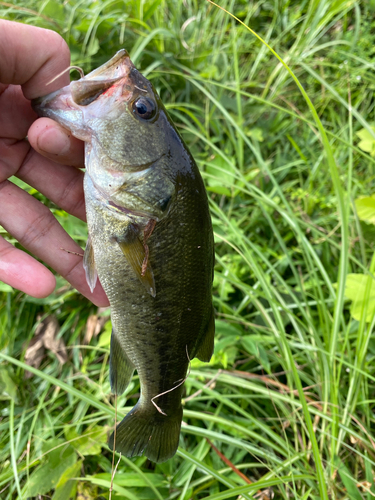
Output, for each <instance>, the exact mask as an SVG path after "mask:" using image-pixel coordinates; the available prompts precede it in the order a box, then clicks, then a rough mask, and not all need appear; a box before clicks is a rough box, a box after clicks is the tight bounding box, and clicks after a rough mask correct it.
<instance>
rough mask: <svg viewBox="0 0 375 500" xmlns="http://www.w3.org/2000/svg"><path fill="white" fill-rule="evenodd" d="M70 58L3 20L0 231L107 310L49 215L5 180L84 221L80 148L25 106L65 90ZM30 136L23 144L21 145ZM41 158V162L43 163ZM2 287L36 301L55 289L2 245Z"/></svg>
mask: <svg viewBox="0 0 375 500" xmlns="http://www.w3.org/2000/svg"><path fill="white" fill-rule="evenodd" d="M69 65H70V53H69V49H68V46H67V45H66V43H65V42H64V40H63V39H62V38H61V37H60V36H59V35H58V34H57V33H55V32H53V31H50V30H44V29H41V28H34V27H32V26H27V25H23V24H19V23H15V22H11V21H4V20H0V225H2V226H3V227H4V228H5V229H6V231H8V232H9V233H10V234H12V236H13V237H14V238H16V239H17V240H18V241H19V242H20V243H21V245H22V246H23V247H25V248H26V249H27V250H29V251H30V252H31V253H33V254H34V255H36V256H37V257H38V258H40V259H41V260H43V261H44V262H45V263H46V264H48V265H49V266H51V267H52V268H53V269H55V270H56V271H57V272H58V273H59V274H61V275H62V276H63V277H64V278H66V279H67V280H68V281H69V282H70V283H71V284H72V285H73V286H74V287H75V288H77V290H79V291H80V292H81V293H82V294H83V295H85V296H86V297H87V298H89V299H90V300H91V301H92V302H94V303H95V304H97V305H100V306H104V305H108V299H107V297H106V295H105V293H104V291H103V289H102V288H101V286H100V284H98V285H97V286H96V288H95V290H94V293H93V294H92V293H91V292H90V289H89V287H88V285H87V283H86V277H85V273H84V270H83V265H82V264H83V260H82V257H80V256H77V255H74V254H71V253H68V252H65V251H64V250H61V248H65V249H67V250H69V251H72V252H77V253H82V250H81V247H80V246H79V245H78V244H77V243H75V242H74V241H73V240H72V239H71V238H70V236H69V235H68V234H67V233H66V232H65V231H64V229H63V228H62V227H61V226H60V224H59V223H58V222H57V220H56V219H55V217H54V216H53V214H52V213H51V211H50V210H49V209H48V208H47V207H45V206H44V205H43V204H42V203H40V202H39V201H37V200H36V199H35V198H33V197H32V196H30V195H29V194H28V193H26V191H23V190H22V189H20V188H19V187H17V186H16V185H14V184H13V183H11V182H10V181H8V180H7V179H8V178H9V177H11V176H12V175H15V176H17V177H18V178H20V179H22V180H23V181H25V182H26V183H27V184H29V185H30V186H33V187H34V188H36V189H37V190H38V191H39V192H41V193H43V194H44V195H45V196H46V197H47V198H49V199H50V200H52V201H53V202H54V203H56V205H58V206H59V207H61V208H62V209H64V210H66V211H67V212H69V213H70V214H72V215H74V216H76V217H78V218H80V219H82V220H85V203H84V197H83V173H82V172H81V171H80V170H78V168H75V167H83V164H84V159H83V143H82V142H81V141H79V140H78V139H75V138H74V137H73V136H72V135H71V134H70V132H69V131H67V130H65V129H63V128H62V127H61V126H59V125H58V124H57V123H55V122H54V121H52V120H50V119H48V118H40V119H37V116H36V114H35V113H34V111H33V110H32V109H31V106H30V99H33V98H34V97H39V96H41V95H45V94H49V93H50V92H52V91H54V90H57V89H59V88H61V87H63V86H65V85H68V84H69V73H65V74H64V75H62V76H61V77H59V78H58V79H57V80H55V81H54V82H53V83H51V84H50V85H48V86H46V83H47V82H49V81H50V80H51V79H52V78H53V77H54V76H56V75H57V74H59V73H60V72H61V71H62V70H64V69H66V68H67V67H68V66H69ZM26 136H28V141H27V139H26ZM42 155H43V156H42ZM0 280H1V281H4V282H5V283H8V284H9V285H11V286H13V287H15V288H18V289H19V290H22V291H23V292H25V293H27V294H29V295H32V296H34V297H46V296H47V295H49V294H50V293H52V292H53V290H54V288H55V284H56V281H55V277H54V275H53V274H52V273H51V272H50V271H49V270H48V269H47V268H46V267H45V266H43V265H42V264H41V263H40V262H38V261H37V260H35V259H34V258H33V257H31V256H30V255H28V254H26V253H25V252H22V251H21V250H18V249H16V248H15V247H13V245H11V244H10V243H9V242H7V241H6V240H4V239H3V238H0Z"/></svg>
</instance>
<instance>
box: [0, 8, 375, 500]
mask: <svg viewBox="0 0 375 500" xmlns="http://www.w3.org/2000/svg"><path fill="white" fill-rule="evenodd" d="M0 9H1V14H2V16H3V17H5V18H7V19H11V20H16V21H19V22H24V23H28V24H33V25H37V26H40V27H45V28H49V29H53V30H55V31H58V32H59V33H60V34H61V35H62V36H63V37H64V38H65V40H66V41H67V42H68V44H69V46H70V48H71V52H72V64H75V65H78V66H81V67H83V68H84V70H85V72H88V71H89V70H91V69H93V68H95V67H97V66H99V65H100V64H102V63H103V62H105V61H106V60H108V59H109V58H110V57H111V56H112V55H113V54H114V53H115V52H116V51H117V50H118V49H119V48H121V47H125V48H126V49H127V50H128V51H129V53H130V56H131V58H132V60H133V62H134V63H135V65H136V66H137V67H138V68H139V69H140V70H141V71H142V73H143V74H144V75H145V76H147V77H148V78H149V79H150V80H151V81H152V82H153V84H154V85H155V87H156V89H157V91H158V92H159V94H160V96H161V98H162V100H163V102H164V104H165V105H166V107H167V109H168V111H169V113H170V114H171V116H172V118H173V120H174V122H175V123H176V125H177V127H178V129H179V131H180V133H181V135H182V136H183V138H184V139H185V141H186V143H187V144H188V146H189V148H190V150H191V152H192V154H193V155H194V157H195V159H196V160H197V162H198V164H199V167H200V169H201V172H202V175H203V177H204V180H205V183H206V187H207V192H208V196H209V203H210V209H211V214H212V220H213V225H214V231H215V241H216V266H215V280H214V305H215V311H216V332H217V333H216V344H215V354H214V357H213V359H212V361H211V362H210V363H209V364H204V363H201V362H199V361H198V360H194V361H193V362H192V367H191V373H190V376H189V378H188V380H187V382H186V384H185V385H186V394H185V397H184V401H183V403H184V424H183V426H182V434H181V443H180V444H181V446H180V448H179V450H178V452H177V455H176V456H175V457H174V458H173V459H172V460H170V461H168V462H166V463H164V464H158V465H155V464H153V463H150V462H149V461H147V460H146V459H145V458H144V457H137V458H135V459H127V458H125V457H120V456H119V455H118V456H117V457H116V459H115V463H117V461H118V466H117V469H116V473H115V475H114V476H113V472H114V471H113V467H112V455H111V452H110V451H109V449H108V447H107V445H106V441H107V435H108V433H109V431H110V430H111V427H113V425H114V418H115V404H114V403H115V401H114V400H113V399H112V396H111V395H110V388H109V380H108V357H109V339H110V331H111V325H110V321H109V311H108V310H99V311H98V310H97V308H95V307H94V306H93V305H92V304H90V303H89V302H88V301H87V300H86V299H84V298H83V297H82V296H80V295H79V294H78V293H77V292H75V291H74V290H73V289H71V288H70V287H69V286H68V284H67V283H66V282H65V281H63V280H62V279H61V278H59V279H58V287H57V289H56V291H55V293H54V294H53V295H52V296H50V297H48V298H46V299H33V298H31V297H28V296H25V295H23V294H20V293H19V292H17V291H16V290H12V289H11V288H10V287H8V286H6V285H0V287H1V288H0V360H1V361H0V400H1V401H0V412H1V413H0V415H1V417H0V429H1V433H0V453H1V460H0V498H1V499H3V498H4V500H10V499H16V498H22V499H27V498H53V499H54V500H57V499H69V498H73V499H77V500H78V499H82V498H102V499H109V497H110V496H111V497H112V498H113V499H116V498H117V499H120V498H121V499H122V498H127V499H160V500H164V499H168V500H169V499H170V500H172V499H179V500H188V499H194V500H198V499H206V500H220V499H231V500H233V499H239V498H246V499H255V498H258V499H259V498H260V499H263V500H266V499H272V498H273V499H276V500H278V499H285V500H286V499H290V498H296V499H298V500H308V499H312V500H318V499H322V500H324V499H328V498H329V499H350V500H360V499H366V500H370V499H371V498H373V497H374V495H375V487H374V485H373V483H374V480H373V477H374V471H375V444H374V438H373V437H372V435H373V429H374V417H373V407H374V401H375V397H374V396H375V395H374V387H375V363H374V355H375V343H374V340H373V339H372V337H371V334H372V331H373V327H374V323H375V320H374V316H375V285H374V284H373V275H374V270H375V259H374V245H373V241H374V236H375V231H374V223H375V198H374V197H373V196H372V195H373V192H374V173H373V172H374V164H375V160H374V158H375V127H374V118H373V113H374V109H373V107H374V100H373V75H372V62H371V61H372V59H371V57H372V55H373V46H374V21H373V16H372V8H371V5H370V3H368V4H366V3H364V2H358V1H354V0H345V1H342V0H336V1H334V2H332V1H326V0H320V1H316V0H310V1H306V2H296V1H293V0H292V1H286V0H280V1H279V2H264V1H259V2H248V1H244V0H243V1H236V2H235V1H233V0H218V5H214V4H212V3H211V2H197V1H194V0H184V1H180V0H170V1H168V2H167V1H166V0H153V1H152V0H144V1H141V0H137V1H135V2H126V1H123V0H121V1H120V0H107V1H102V0H97V1H90V0H81V1H79V2H74V1H73V0H66V1H64V2H60V1H58V0H47V1H44V2H38V1H36V0H31V1H29V2H27V3H26V2H23V1H21V0H20V1H15V2H13V3H12V4H11V5H10V4H9V3H5V2H0ZM12 180H13V179H12ZM14 182H16V183H18V184H19V185H22V187H24V188H25V189H28V190H29V192H31V194H33V195H34V196H37V197H38V198H39V199H41V200H43V201H44V202H45V203H46V204H47V205H48V206H49V207H50V209H51V210H52V211H53V212H54V214H55V216H56V217H57V218H58V220H59V222H60V223H61V224H62V225H63V227H64V228H65V229H66V230H67V231H68V232H69V233H70V234H71V235H72V236H73V238H74V239H76V240H77V241H78V242H79V243H80V244H81V245H82V247H83V246H84V243H85V238H86V228H85V225H84V224H83V223H82V222H81V221H78V220H77V219H75V218H74V217H72V216H70V215H69V214H66V213H65V212H63V211H62V210H60V209H59V208H58V207H56V206H54V205H53V204H52V203H51V202H49V201H48V200H46V199H45V198H44V197H43V196H42V195H41V194H39V193H36V192H35V190H33V189H31V188H30V187H28V186H26V185H24V184H22V182H21V181H20V180H18V179H14ZM6 237H7V238H8V239H9V240H10V241H12V237H11V235H6ZM14 243H15V244H17V243H16V242H14ZM48 328H49V329H50V331H52V330H51V329H53V331H54V332H55V333H54V335H55V339H56V342H57V341H60V342H61V344H59V345H60V347H61V345H64V346H65V352H66V361H65V362H64V363H61V359H60V358H59V351H58V349H56V350H55V351H48V350H44V351H43V350H42V353H41V355H40V364H39V365H38V366H36V365H35V364H34V366H29V363H30V359H29V358H30V345H31V346H32V345H33V339H34V338H35V335H39V336H43V332H46V331H47V329H48ZM38 338H39V337H38ZM60 356H61V354H60ZM138 395H139V382H138V379H137V377H134V379H133V381H132V383H131V385H130V387H129V389H128V390H127V392H126V394H125V395H123V396H121V397H119V398H118V400H117V412H118V416H119V417H120V416H123V415H124V414H125V412H127V411H128V409H129V408H130V407H132V406H133V405H134V404H135V402H136V400H137V397H138ZM111 482H112V483H113V484H112V485H111ZM111 490H113V491H111Z"/></svg>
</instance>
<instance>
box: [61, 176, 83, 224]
mask: <svg viewBox="0 0 375 500" xmlns="http://www.w3.org/2000/svg"><path fill="white" fill-rule="evenodd" d="M56 203H57V205H59V206H60V207H61V208H63V209H64V210H66V211H67V212H69V213H70V214H72V215H77V216H82V212H83V213H84V207H85V198H84V195H83V182H82V176H81V175H79V176H74V177H73V178H72V179H71V180H70V181H69V182H68V184H67V185H66V186H65V188H64V189H63V190H62V192H61V194H60V196H59V199H58V200H57V202H56Z"/></svg>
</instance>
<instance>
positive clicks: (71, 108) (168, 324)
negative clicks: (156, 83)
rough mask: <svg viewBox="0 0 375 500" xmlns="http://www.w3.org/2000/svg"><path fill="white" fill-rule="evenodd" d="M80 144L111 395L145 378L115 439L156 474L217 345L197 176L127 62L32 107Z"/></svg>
mask: <svg viewBox="0 0 375 500" xmlns="http://www.w3.org/2000/svg"><path fill="white" fill-rule="evenodd" d="M33 107H34V109H35V110H36V111H37V112H38V114H39V115H40V116H47V117H50V118H52V119H54V120H56V121H57V122H58V123H60V124H61V125H63V126H64V127H66V128H67V129H69V130H71V132H72V134H73V135H74V136H76V137H78V138H79V139H81V140H83V141H85V164H86V172H85V176H84V193H85V200H86V212H87V224H88V234H89V237H88V241H87V245H86V250H85V254H84V258H83V261H84V262H83V265H84V267H85V271H86V277H87V281H88V284H89V286H90V287H91V289H92V290H93V289H94V287H95V284H96V280H97V277H99V280H100V282H101V284H102V286H103V288H104V290H105V292H106V294H107V296H108V299H109V302H110V305H111V318H112V325H113V330H112V337H111V353H110V383H111V390H112V392H113V393H115V394H122V393H123V392H124V390H125V389H126V387H127V385H128V384H129V381H130V380H131V377H132V374H133V371H134V369H136V370H137V371H138V375H139V380H140V386H141V396H140V399H139V401H138V403H137V404H136V405H135V407H134V408H133V409H132V410H131V411H130V412H129V413H128V414H127V415H126V416H125V418H124V419H123V420H122V422H121V423H120V424H119V425H118V426H117V429H116V432H115V433H114V434H115V435H114V434H112V436H111V438H110V442H109V444H110V447H111V448H112V449H113V447H114V448H115V449H116V450H117V451H119V452H121V453H123V454H124V455H126V456H136V455H141V454H142V453H144V454H145V455H146V456H147V457H148V458H149V459H150V460H152V461H154V462H163V461H165V460H168V459H169V458H171V457H172V456H173V455H174V454H175V452H176V449H177V447H178V443H179V435H180V428H181V420H182V405H181V396H182V391H183V382H184V380H185V377H186V374H187V370H188V366H189V361H190V360H191V359H193V358H194V357H197V358H199V359H200V360H202V361H209V360H210V358H211V355H212V352H213V345H214V312H213V307H212V297H211V288H212V279H213V265H214V251H213V233H212V225H211V219H210V215H209V209H208V201H207V195H206V191H205V188H204V185H203V181H202V178H201V176H200V173H199V170H198V168H197V166H196V164H195V162H194V160H193V158H192V156H191V154H190V153H189V151H188V149H187V147H186V145H185V143H184V141H183V140H182V138H181V137H180V135H179V134H178V132H177V131H176V128H175V126H174V125H173V123H172V121H171V119H170V117H169V116H168V113H167V112H166V110H165V108H164V106H163V104H162V102H161V101H160V98H159V96H158V94H157V93H156V91H155V89H154V88H153V86H152V84H151V83H150V82H149V81H148V80H147V79H146V78H145V77H144V76H142V74H141V73H140V72H139V71H137V69H136V68H135V67H134V65H133V64H132V62H131V61H130V58H129V56H128V54H127V52H126V51H125V50H120V51H119V52H118V53H117V54H116V55H115V56H114V57H113V58H112V59H111V60H110V61H108V62H107V63H106V64H104V65H103V66H101V67H99V68H98V69H96V70H94V71H92V72H91V73H89V74H88V75H87V76H85V77H82V78H81V79H80V80H77V81H73V82H71V84H70V85H69V86H67V87H64V88H62V89H60V90H58V91H57V92H53V93H51V94H49V95H47V96H45V97H41V98H38V99H36V100H34V101H33Z"/></svg>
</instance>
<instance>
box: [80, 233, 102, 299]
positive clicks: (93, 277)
mask: <svg viewBox="0 0 375 500" xmlns="http://www.w3.org/2000/svg"><path fill="white" fill-rule="evenodd" d="M83 269H84V270H85V273H86V281H87V284H88V285H89V288H90V290H91V293H93V291H94V288H95V285H96V282H97V279H98V273H97V271H96V268H95V260H94V249H93V247H92V243H91V236H90V235H89V236H88V238H87V242H86V248H85V253H84V255H83Z"/></svg>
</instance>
